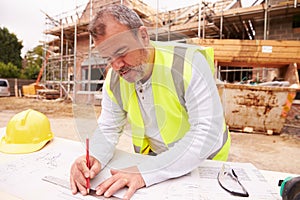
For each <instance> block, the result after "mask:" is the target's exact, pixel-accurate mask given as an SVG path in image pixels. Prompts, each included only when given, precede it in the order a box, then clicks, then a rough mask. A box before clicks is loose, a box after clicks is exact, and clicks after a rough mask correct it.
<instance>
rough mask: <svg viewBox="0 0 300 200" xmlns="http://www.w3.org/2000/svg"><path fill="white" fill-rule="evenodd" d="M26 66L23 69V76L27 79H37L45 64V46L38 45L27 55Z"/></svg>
mask: <svg viewBox="0 0 300 200" xmlns="http://www.w3.org/2000/svg"><path fill="white" fill-rule="evenodd" d="M25 58H26V66H25V68H24V69H23V70H22V77H23V78H25V79H36V78H37V77H38V74H39V72H40V69H41V67H42V64H43V48H42V46H41V45H39V46H36V47H35V48H34V49H33V50H32V51H28V52H27V53H26V55H25Z"/></svg>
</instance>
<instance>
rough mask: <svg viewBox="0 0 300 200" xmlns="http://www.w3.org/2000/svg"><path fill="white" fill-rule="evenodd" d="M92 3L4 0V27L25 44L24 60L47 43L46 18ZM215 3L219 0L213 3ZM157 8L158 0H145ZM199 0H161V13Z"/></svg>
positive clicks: (0, 15) (0, 13)
mask: <svg viewBox="0 0 300 200" xmlns="http://www.w3.org/2000/svg"><path fill="white" fill-rule="evenodd" d="M88 1H89V0H0V27H1V28H3V27H6V28H7V29H8V30H9V32H10V33H14V34H15V35H16V36H17V38H18V40H19V41H22V44H23V46H24V47H23V49H22V57H23V56H24V55H25V53H26V52H27V51H29V50H33V48H34V47H36V46H37V45H40V44H42V41H45V40H46V38H45V35H43V31H44V30H46V28H47V26H46V20H45V19H46V15H45V13H46V14H47V15H49V16H51V17H53V16H59V15H60V14H62V13H68V12H72V11H75V8H76V6H78V7H85V6H84V5H86V4H87V3H88ZM211 1H215V0H211ZM144 2H145V3H147V4H148V5H150V6H152V7H154V8H156V6H157V0H144ZM198 2H199V0H159V3H158V5H159V9H160V10H170V9H175V8H179V7H184V6H188V5H193V4H196V3H198Z"/></svg>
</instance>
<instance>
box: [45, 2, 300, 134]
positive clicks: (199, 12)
mask: <svg viewBox="0 0 300 200" xmlns="http://www.w3.org/2000/svg"><path fill="white" fill-rule="evenodd" d="M107 4H124V5H126V6H128V7H130V8H132V9H133V10H135V11H136V12H137V13H138V15H139V16H140V17H141V19H142V20H143V22H144V24H145V26H146V27H148V29H149V34H150V37H151V39H152V40H159V41H177V42H182V43H190V44H197V45H201V46H211V47H213V48H214V53H215V60H214V63H215V69H216V70H215V78H216V80H218V82H217V84H218V87H219V92H220V95H221V97H222V101H223V106H224V108H225V114H226V116H227V118H226V121H227V123H228V124H229V126H230V127H231V128H236V129H241V130H243V131H245V130H250V131H251V130H253V129H255V130H254V131H262V132H268V133H273V132H275V133H277V132H280V130H281V129H282V126H281V125H282V124H283V122H284V120H285V119H286V117H287V113H288V111H289V110H290V108H291V104H292V102H293V100H294V98H295V96H296V92H297V88H299V76H298V73H299V69H300V1H299V0H290V1H288V0H253V3H252V5H251V6H250V7H244V6H243V5H242V1H240V0H219V1H216V2H215V3H211V2H208V1H205V0H201V1H199V3H198V4H195V5H191V6H187V7H183V8H179V9H176V10H169V11H160V10H159V9H158V8H152V7H150V6H148V5H147V4H145V3H144V2H143V1H141V0H121V1H120V0H118V1H117V0H90V1H89V2H88V3H87V5H83V6H81V7H80V6H78V7H77V8H76V9H75V10H74V11H72V12H70V13H69V12H66V13H63V14H61V15H59V16H54V17H53V16H48V15H47V14H46V30H45V32H44V33H45V35H46V38H47V39H49V38H50V37H51V38H52V39H51V40H48V41H47V42H46V43H45V46H44V49H45V66H44V71H43V79H42V81H43V82H44V83H45V84H46V85H51V84H52V85H53V84H54V85H58V86H59V88H60V89H61V90H63V92H64V93H65V94H67V95H69V96H70V97H72V98H73V101H74V102H76V101H78V99H81V97H82V96H84V95H85V97H86V98H88V101H91V102H92V101H94V100H95V96H97V95H98V94H99V92H98V90H99V89H101V86H102V83H103V79H104V74H105V68H106V60H105V59H102V58H101V57H100V56H99V55H97V54H94V53H93V52H92V46H93V44H92V40H91V36H90V35H89V33H88V31H87V26H88V24H89V22H90V20H91V19H92V18H93V16H94V15H95V13H96V12H97V10H98V9H99V8H101V7H102V6H104V5H107ZM271 81H273V83H269V82H271ZM278 81H279V82H278ZM229 83H232V84H229ZM233 83H238V84H233ZM261 83H264V84H265V85H261V86H256V85H257V84H261ZM275 83H276V84H282V83H286V85H284V86H285V87H281V88H279V87H268V86H274V84H275ZM272 84H273V85H272ZM291 85H292V86H293V87H290V86H291ZM225 89H226V90H225ZM241 91H243V92H244V94H243V96H245V98H241V97H236V96H231V95H233V94H234V93H237V92H241ZM78 94H80V95H79V96H80V98H79V96H78ZM247 95H248V96H247ZM229 96H230V98H231V101H232V98H233V99H236V101H237V102H239V103H238V104H234V105H233V104H231V103H230V102H228V98H226V97H229ZM272 98H275V100H274V102H277V104H276V103H273V104H272V103H270V102H269V99H272ZM296 98H297V97H296ZM287 99H288V101H286V100H287ZM85 101H86V99H85ZM278 102H280V104H278ZM271 104H272V105H271ZM275 104H276V105H275ZM266 105H268V106H267V108H266ZM270 105H271V107H270ZM278 105H279V106H278ZM245 106H246V107H245ZM273 107H274V108H275V107H280V108H279V110H276V109H275V110H274V109H272V108H273ZM245 108H246V109H247V110H244V109H245ZM249 108H255V110H253V111H251V112H252V113H251V112H250V113H249ZM250 110H251V109H250ZM285 111H286V113H285ZM253 112H254V113H255V114H254V115H253ZM235 113H236V114H235ZM242 113H247V114H245V120H247V123H246V124H245V123H242V124H235V123H236V122H239V121H240V120H238V119H237V117H241V114H242ZM249 115H252V116H254V117H253V118H251V119H249ZM229 116H230V117H229ZM257 116H260V117H261V118H263V119H262V120H261V119H259V117H257ZM274 117H275V118H274ZM229 118H230V120H232V121H230V120H229ZM257 118H258V119H257ZM274 119H278V122H276V121H274ZM271 123H272V127H271V125H270V124H271ZM276 123H277V124H279V125H280V126H279V127H275V128H274V124H276ZM253 127H254V128H253Z"/></svg>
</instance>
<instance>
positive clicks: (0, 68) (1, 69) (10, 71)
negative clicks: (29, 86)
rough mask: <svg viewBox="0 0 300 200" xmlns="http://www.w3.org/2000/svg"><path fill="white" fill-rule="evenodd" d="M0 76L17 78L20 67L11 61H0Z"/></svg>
mask: <svg viewBox="0 0 300 200" xmlns="http://www.w3.org/2000/svg"><path fill="white" fill-rule="evenodd" d="M0 77H1V78H19V77H20V69H19V68H18V67H17V66H15V65H13V64H12V63H8V64H5V63H3V62H0Z"/></svg>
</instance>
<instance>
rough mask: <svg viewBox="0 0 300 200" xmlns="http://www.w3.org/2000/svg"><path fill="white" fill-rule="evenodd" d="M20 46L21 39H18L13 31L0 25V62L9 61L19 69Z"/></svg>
mask: <svg viewBox="0 0 300 200" xmlns="http://www.w3.org/2000/svg"><path fill="white" fill-rule="evenodd" d="M22 48H23V45H22V41H18V38H17V36H16V35H15V34H14V33H10V32H9V31H8V29H7V28H5V27H4V28H1V27H0V62H2V63H4V64H8V63H11V64H12V65H14V66H16V67H17V68H18V69H21V68H22V57H21V50H22Z"/></svg>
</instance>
